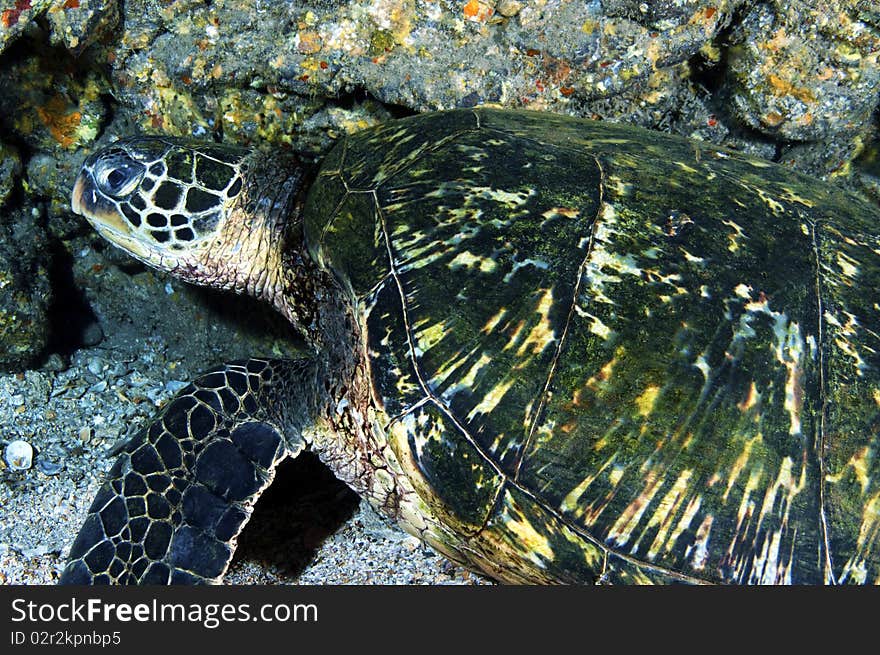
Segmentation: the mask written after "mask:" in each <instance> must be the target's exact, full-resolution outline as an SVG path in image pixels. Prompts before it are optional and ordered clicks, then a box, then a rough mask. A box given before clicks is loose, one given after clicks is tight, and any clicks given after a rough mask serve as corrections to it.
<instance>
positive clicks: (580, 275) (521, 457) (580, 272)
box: [513, 155, 605, 481]
mask: <svg viewBox="0 0 880 655" xmlns="http://www.w3.org/2000/svg"><path fill="white" fill-rule="evenodd" d="M592 157H593V161H594V162H595V163H596V168H597V169H598V171H599V202H598V204H597V206H596V215H595V216H594V217H593V224H592V225H591V226H590V238H589V241H588V242H587V247H586V252H585V253H584V258H583V260H582V261H581V264H580V266H578V269H577V279H576V280H575V283H574V291H573V292H572V298H571V303H570V304H569V307H568V315H567V316H566V317H565V325H564V326H563V328H562V334H560V335H559V343H558V344H557V345H556V352H555V353H554V354H553V360H552V361H551V362H550V371H549V372H548V373H547V380H546V381H545V382H544V388H543V389H542V390H541V397H540V398H541V399H540V401H538V407H537V408H536V409H535V415H534V417H533V418H532V421H531V423H532V425H531V427H530V428H529V433H528V435H527V436H526V441H525V443H524V444H523V447H522V449H521V450H520V452H519V454H518V455H517V461H516V466H515V467H514V473H513V479H514V480H515V481H518V480H519V474H520V470H521V468H522V464H523V461H525V457H526V453H527V452H528V450H529V446H530V445H531V443H532V440H533V439H534V437H535V431H536V430H537V429H538V421H539V420H540V418H541V414H542V413H543V412H544V408H545V407H546V406H547V399H548V396H549V393H550V384H551V383H552V382H553V377H554V375H555V374H556V367H557V364H558V363H559V357H560V355H561V354H562V348H563V347H564V346H565V341H566V338H567V337H568V329H569V327H570V325H571V321H572V318H573V317H574V311H575V306H576V305H577V301H578V296H579V295H580V292H581V284H582V282H583V279H584V273H585V271H586V268H587V262H589V260H590V257H591V256H592V254H593V249H594V247H595V244H596V230H597V226H598V225H599V219H600V217H601V216H602V207H603V205H604V203H605V171H604V169H603V168H602V163H601V162H600V161H599V159H598V158H597V157H596V156H595V155H592Z"/></svg>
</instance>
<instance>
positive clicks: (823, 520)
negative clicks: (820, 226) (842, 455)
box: [809, 223, 837, 584]
mask: <svg viewBox="0 0 880 655" xmlns="http://www.w3.org/2000/svg"><path fill="white" fill-rule="evenodd" d="M809 225H810V240H811V241H812V246H813V257H814V260H815V265H816V287H815V289H816V313H817V314H818V316H817V332H818V334H817V335H816V337H817V339H818V341H819V349H818V350H819V398H820V402H821V405H820V408H819V429H818V432H819V433H818V435H817V439H816V440H815V442H814V443H815V447H816V459H817V461H818V463H819V522H820V526H821V529H822V546H823V548H824V550H825V580H826V582H829V583H831V584H836V583H837V580H836V579H835V576H834V563H833V562H832V560H831V544H830V534H829V529H828V517H827V515H826V514H825V419H826V417H827V415H828V390H827V387H826V385H825V330H824V320H825V318H824V307H823V303H822V273H821V271H822V261H821V259H820V257H819V254H820V253H819V236H818V234H817V224H815V223H809Z"/></svg>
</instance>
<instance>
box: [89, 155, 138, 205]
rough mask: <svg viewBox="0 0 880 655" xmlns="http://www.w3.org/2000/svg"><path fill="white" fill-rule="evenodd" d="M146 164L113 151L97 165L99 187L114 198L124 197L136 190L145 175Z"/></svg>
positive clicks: (96, 175)
mask: <svg viewBox="0 0 880 655" xmlns="http://www.w3.org/2000/svg"><path fill="white" fill-rule="evenodd" d="M144 170H145V168H144V166H143V164H140V163H139V162H136V161H134V160H133V159H131V158H130V157H128V155H125V154H122V153H112V154H109V155H108V156H107V157H103V158H101V159H100V160H99V161H98V162H97V164H96V165H95V181H96V182H97V183H98V188H99V189H100V190H101V191H102V192H103V193H106V194H107V195H108V196H111V197H113V198H122V197H125V196H127V195H128V194H130V193H131V192H132V191H134V190H135V188H136V187H137V185H138V184H139V183H140V181H141V179H143V177H144Z"/></svg>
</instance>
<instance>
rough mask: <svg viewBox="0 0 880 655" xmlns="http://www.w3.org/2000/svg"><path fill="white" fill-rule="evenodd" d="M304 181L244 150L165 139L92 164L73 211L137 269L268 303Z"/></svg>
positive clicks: (122, 145) (148, 140)
mask: <svg viewBox="0 0 880 655" xmlns="http://www.w3.org/2000/svg"><path fill="white" fill-rule="evenodd" d="M301 187H302V173H301V171H300V170H299V169H298V168H297V167H296V165H295V164H294V165H293V166H292V167H284V166H279V165H278V164H277V163H275V165H272V164H271V163H270V161H269V157H268V156H267V155H263V154H262V153H259V152H257V151H251V150H248V149H245V148H237V147H233V146H225V145H219V144H214V143H199V142H195V141H192V140H185V139H174V138H168V137H135V138H130V139H124V140H121V141H118V142H116V143H114V144H113V145H111V146H109V147H107V148H104V149H102V150H99V151H98V152H96V153H94V154H92V155H91V156H90V157H88V158H87V159H86V161H85V162H84V163H83V166H82V170H81V171H80V174H79V177H78V178H77V180H76V183H75V185H74V188H73V195H72V199H71V205H72V208H73V211H74V212H76V213H77V214H81V215H82V216H84V217H85V218H86V219H87V220H88V221H89V222H90V223H91V224H92V225H93V226H94V227H95V229H96V230H97V231H98V232H99V233H100V234H101V235H102V236H103V237H105V238H106V239H107V240H109V241H110V242H111V243H113V244H114V245H116V246H118V247H120V248H122V249H123V250H126V251H127V252H128V253H130V254H131V255H132V256H134V257H135V258H136V259H139V260H140V261H142V262H144V263H146V264H149V265H150V266H153V267H155V268H158V269H160V270H164V271H168V272H170V273H172V274H174V275H176V276H178V277H180V278H182V279H184V280H186V281H187V282H192V283H195V284H201V285H203V286H211V287H216V288H223V289H232V290H234V291H237V292H239V293H249V294H251V295H254V296H257V297H267V296H269V299H270V300H274V299H273V298H271V294H272V291H273V289H274V288H275V287H276V286H277V284H276V281H277V280H278V278H279V276H280V273H281V270H280V269H281V259H280V251H281V248H282V246H283V243H282V242H283V239H284V235H285V233H286V232H287V230H288V228H289V227H290V226H289V222H290V221H289V217H290V215H291V213H293V214H297V213H298V212H291V209H292V207H291V203H292V202H293V201H295V200H296V198H297V197H298V196H299V195H300V194H299V191H300V190H301Z"/></svg>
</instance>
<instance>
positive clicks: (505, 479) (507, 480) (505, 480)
mask: <svg viewBox="0 0 880 655" xmlns="http://www.w3.org/2000/svg"><path fill="white" fill-rule="evenodd" d="M483 129H486V128H483ZM593 159H594V160H595V161H596V165H597V166H598V167H599V172H600V176H601V175H604V171H603V169H602V166H601V163H600V162H599V160H598V159H597V158H596V157H595V156H593ZM600 180H601V177H600ZM601 189H602V186H601V184H600V190H601ZM370 193H371V194H372V195H373V202H374V207H375V211H376V217H377V218H378V220H379V225H380V226H381V229H382V237H383V240H384V241H385V250H386V252H387V253H388V265H389V267H390V269H391V277H392V278H394V282H395V284H396V285H397V291H398V294H399V295H400V306H401V311H402V312H403V324H404V329H405V331H406V341H407V350H408V351H409V357H410V363H411V364H412V366H413V371H414V372H415V374H416V378H417V379H418V382H419V386H420V387H421V389H422V392H423V393H424V394H425V396H426V397H427V399H428V401H429V402H431V403H433V404H434V405H435V406H436V407H437V408H438V409H439V410H440V411H441V412H443V414H444V415H446V416H447V417H448V418H449V420H450V421H451V422H452V423H453V425H455V427H456V428H458V430H459V431H460V432H461V434H462V435H463V436H464V438H465V439H466V440H467V441H468V442H469V443H470V444H471V445H472V446H473V447H474V448H475V449H476V451H477V452H478V453H479V454H480V456H481V457H482V458H483V459H484V461H485V462H486V463H487V464H488V465H489V466H490V467H491V468H492V469H494V470H495V472H496V473H497V474H498V476H499V477H500V478H501V483H500V484H499V485H498V490H497V492H496V495H495V498H494V499H493V502H492V504H491V509H490V511H489V512H487V514H486V518H485V519H484V521H483V523H482V525H481V527H479V528H478V529H477V530H476V531H475V532H474V533H472V535H470V536H472V537H475V536H476V535H478V534H479V533H480V532H482V531H483V530H484V529H485V528H486V526H487V524H488V522H489V520H490V519H491V517H492V516H493V515H494V514H495V513H496V511H497V507H498V506H499V505H500V502H501V498H502V496H503V492H504V489H505V487H507V485H510V486H511V487H513V488H515V489H516V490H517V491H519V492H520V493H522V494H523V495H524V496H526V497H528V498H529V499H531V500H532V502H534V503H535V504H536V505H538V506H539V507H540V508H541V509H543V510H544V511H545V512H547V513H548V514H550V515H551V516H552V517H553V518H555V519H556V520H558V521H559V522H560V523H562V524H563V525H565V526H566V527H568V528H569V529H570V530H571V531H572V532H574V533H575V534H578V535H580V536H581V537H582V538H584V539H585V540H587V541H588V542H590V543H592V544H593V545H594V546H596V547H597V548H599V549H600V550H602V551H603V552H604V553H606V556H607V554H612V555H614V556H615V557H619V558H620V559H622V560H624V561H626V562H628V563H630V564H633V565H635V566H639V567H643V568H646V569H650V570H652V571H657V572H658V573H661V574H663V575H667V576H669V577H671V578H675V579H676V580H681V581H684V582H690V583H693V584H705V581H704V580H700V579H699V578H694V577H691V576H688V575H686V574H683V573H679V572H677V571H673V570H670V569H666V568H663V567H661V566H656V565H654V564H650V563H648V562H643V561H641V560H638V559H636V558H633V557H631V556H628V555H624V554H622V553H619V552H617V551H616V550H614V549H613V548H610V547H608V546H606V545H605V544H604V543H603V542H602V541H601V540H600V539H598V538H597V537H595V536H593V535H592V534H590V533H589V532H588V531H586V530H585V529H584V528H582V527H580V526H578V525H576V524H574V523H573V522H572V521H571V520H569V519H567V518H566V517H564V516H562V515H561V514H560V513H559V512H558V511H557V510H556V509H554V508H553V507H551V506H550V505H549V504H548V503H547V502H546V501H545V500H544V499H541V498H538V497H537V496H536V495H535V494H534V493H533V492H531V491H530V490H528V489H525V488H523V487H522V486H521V485H520V484H519V483H518V482H517V481H516V480H514V479H513V478H511V477H510V476H509V475H508V474H506V473H505V472H504V471H503V470H502V469H501V468H500V466H499V465H498V464H497V463H496V462H495V461H494V460H492V458H491V457H490V456H489V454H488V453H487V452H486V451H485V449H484V448H483V447H482V446H481V445H480V444H479V443H478V442H477V441H476V440H475V439H474V438H473V437H472V436H471V435H470V433H469V432H468V431H467V430H466V429H465V428H464V426H462V425H461V423H460V422H459V420H458V418H457V417H456V416H455V415H454V414H453V413H452V411H451V410H450V409H449V408H448V407H446V405H445V403H443V402H442V400H441V399H440V398H438V397H437V396H436V395H435V394H434V393H433V392H431V390H430V389H429V388H428V385H427V383H426V382H425V380H424V378H423V377H422V372H421V370H420V368H419V365H418V362H417V361H416V358H415V350H414V344H413V335H412V328H411V324H410V320H409V312H408V310H407V303H406V294H405V293H404V291H403V284H402V283H401V281H400V276H399V273H398V271H397V267H396V266H395V264H394V254H393V252H392V250H391V239H390V237H389V234H388V226H387V224H386V221H385V214H384V213H383V212H382V208H381V206H380V205H379V197H378V195H377V193H376V190H371V191H370ZM602 197H603V196H600V203H599V207H598V208H597V210H596V212H597V220H596V221H594V222H593V228H592V230H591V233H590V244H589V245H588V247H587V251H588V254H587V257H585V259H584V265H585V264H586V262H587V259H588V258H589V253H590V252H591V250H592V244H593V242H594V238H595V229H596V225H597V223H598V216H599V215H600V214H599V212H601V210H602V203H601V199H602ZM419 404H424V403H423V402H421V401H420V403H419ZM403 414H406V412H403V413H402V415H403Z"/></svg>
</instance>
